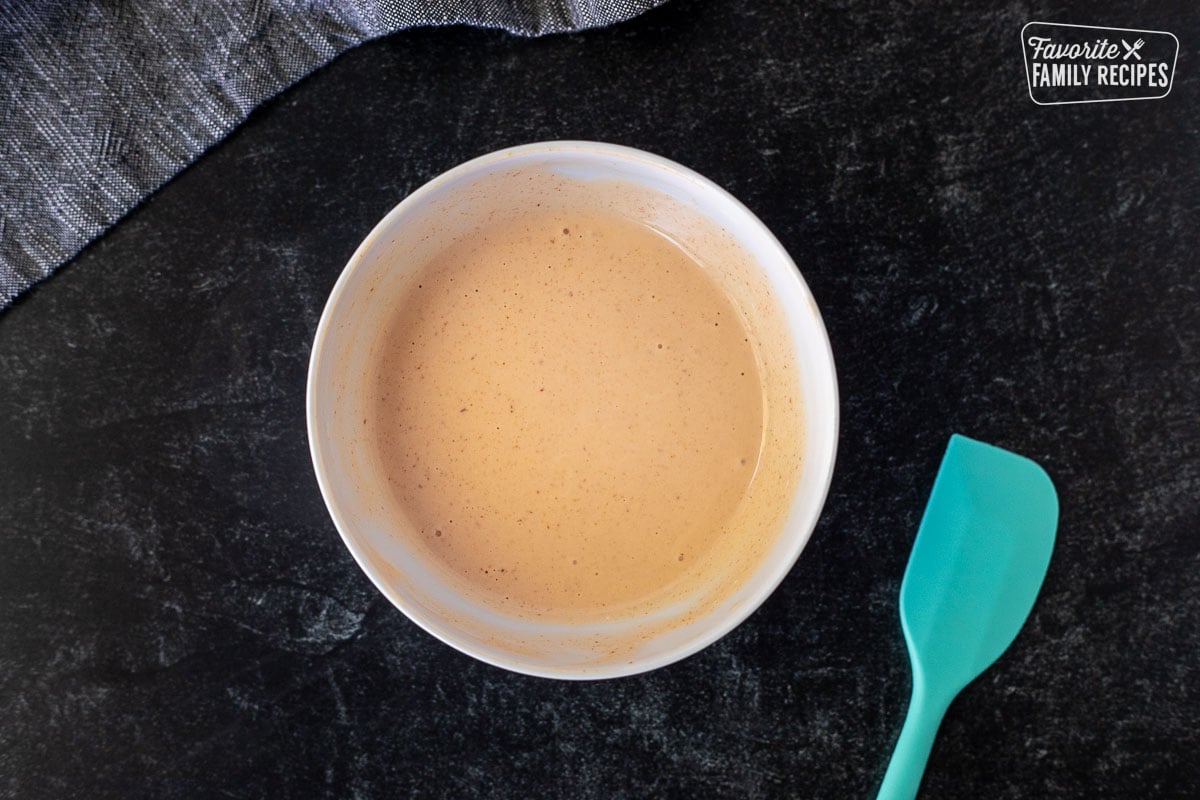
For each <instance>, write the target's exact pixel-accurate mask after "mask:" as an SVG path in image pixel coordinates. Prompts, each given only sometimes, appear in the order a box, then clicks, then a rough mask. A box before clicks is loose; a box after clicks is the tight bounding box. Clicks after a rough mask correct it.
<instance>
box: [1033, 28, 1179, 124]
mask: <svg viewBox="0 0 1200 800" xmlns="http://www.w3.org/2000/svg"><path fill="white" fill-rule="evenodd" d="M1030 25H1050V26H1053V27H1056V28H1087V29H1089V30H1094V31H1122V32H1124V33H1157V34H1160V35H1162V36H1170V37H1171V39H1172V40H1174V42H1175V58H1173V59H1172V60H1171V82H1170V83H1169V84H1167V91H1166V92H1164V93H1163V94H1154V95H1146V96H1145V97H1105V98H1101V99H1099V100H1056V101H1054V102H1051V103H1043V102H1042V101H1040V100H1038V99H1037V98H1036V97H1034V96H1033V78H1032V77H1031V76H1030V74H1029V51H1028V49H1027V45H1026V44H1025V31H1027V30H1028V29H1029V26H1030ZM1021 59H1022V60H1023V61H1024V62H1025V88H1026V89H1027V90H1028V91H1029V99H1030V100H1032V101H1033V102H1034V103H1035V104H1036V105H1039V106H1070V105H1080V104H1083V103H1124V102H1126V101H1129V100H1162V99H1163V98H1164V97H1166V96H1167V95H1169V94H1170V93H1171V90H1172V89H1174V88H1175V64H1176V63H1177V62H1178V61H1179V37H1178V36H1176V35H1175V34H1173V33H1171V32H1170V31H1151V30H1146V29H1145V28H1112V27H1108V26H1104V25H1072V24H1070V23H1067V22H1043V21H1040V20H1031V21H1030V22H1026V23H1025V24H1024V25H1023V26H1021Z"/></svg>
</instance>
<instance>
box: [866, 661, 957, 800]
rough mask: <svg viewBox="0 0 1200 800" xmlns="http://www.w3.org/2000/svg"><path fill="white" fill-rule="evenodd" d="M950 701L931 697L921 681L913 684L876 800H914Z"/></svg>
mask: <svg viewBox="0 0 1200 800" xmlns="http://www.w3.org/2000/svg"><path fill="white" fill-rule="evenodd" d="M949 705H950V701H949V700H942V699H941V698H939V697H935V696H932V695H931V694H930V693H929V692H927V691H926V690H925V687H924V685H923V684H922V682H920V681H916V680H914V682H913V694H912V700H911V701H909V704H908V716H907V717H905V719H904V727H903V728H901V729H900V738H899V739H898V740H897V741H896V749H895V750H893V751H892V760H891V762H890V763H889V764H888V768H887V772H886V773H885V774H884V776H883V784H882V785H881V786H880V787H879V794H878V795H877V796H876V800H913V798H915V797H916V796H917V789H919V788H920V786H921V776H922V775H924V774H925V762H927V761H928V760H929V751H930V750H932V749H933V739H934V737H935V736H937V730H938V726H939V725H941V724H942V717H943V716H945V715H946V708H947V707H948V706H949Z"/></svg>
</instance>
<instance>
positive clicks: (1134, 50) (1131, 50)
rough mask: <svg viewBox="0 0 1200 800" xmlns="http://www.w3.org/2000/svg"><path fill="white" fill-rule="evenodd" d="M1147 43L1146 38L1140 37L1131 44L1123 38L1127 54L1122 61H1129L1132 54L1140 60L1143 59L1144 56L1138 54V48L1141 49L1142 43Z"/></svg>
mask: <svg viewBox="0 0 1200 800" xmlns="http://www.w3.org/2000/svg"><path fill="white" fill-rule="evenodd" d="M1145 43H1146V40H1145V39H1138V40H1137V41H1136V42H1134V43H1133V44H1132V45H1131V44H1129V42H1127V41H1125V40H1124V39H1122V40H1121V44H1123V45H1125V56H1124V58H1123V59H1122V61H1128V60H1129V57H1130V56H1133V57H1134V58H1136V59H1137V60H1138V61H1141V60H1142V57H1141V56H1140V55H1138V50H1141V49H1142V45H1144V44H1145Z"/></svg>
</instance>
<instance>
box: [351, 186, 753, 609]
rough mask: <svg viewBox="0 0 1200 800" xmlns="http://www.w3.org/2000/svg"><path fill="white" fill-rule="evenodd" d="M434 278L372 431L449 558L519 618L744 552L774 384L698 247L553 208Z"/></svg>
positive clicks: (461, 249)
mask: <svg viewBox="0 0 1200 800" xmlns="http://www.w3.org/2000/svg"><path fill="white" fill-rule="evenodd" d="M414 286H415V287H416V288H414V289H412V291H411V292H410V293H409V296H408V297H407V298H405V300H404V301H403V302H402V303H401V304H400V305H399V306H398V307H397V309H396V313H395V314H394V316H393V318H392V320H391V321H390V323H389V325H388V326H387V328H386V330H385V332H384V334H383V338H382V339H381V342H380V345H379V348H378V356H377V358H376V360H375V362H374V364H373V366H374V369H375V374H374V375H373V376H371V380H372V381H373V384H372V385H373V387H374V396H373V402H372V406H371V407H373V409H374V413H373V414H372V415H370V416H369V417H368V420H367V421H366V422H365V424H368V425H370V426H371V427H372V428H373V430H371V431H369V435H368V437H367V439H368V440H369V441H371V442H374V443H375V445H376V447H377V451H378V452H377V456H378V460H379V464H380V465H381V468H382V470H383V473H384V476H385V478H386V481H387V484H388V487H389V489H390V491H391V494H392V499H393V502H394V503H395V504H396V505H397V509H398V510H399V511H400V513H402V514H403V515H404V516H405V517H406V518H407V519H408V520H409V521H410V522H411V523H412V525H413V526H414V527H415V529H416V534H417V536H418V540H419V542H418V543H419V545H420V546H421V547H422V548H424V549H426V550H427V551H428V552H429V553H430V554H432V555H433V556H434V560H435V561H437V562H438V563H440V564H441V565H443V566H445V568H446V569H447V570H448V571H449V572H451V573H452V574H454V575H455V576H457V577H458V579H460V580H463V581H466V582H467V583H469V584H471V585H472V587H474V588H476V589H478V590H479V591H482V592H485V593H487V595H488V596H489V597H490V599H491V601H492V602H495V603H497V604H498V605H499V607H501V608H504V609H505V610H508V611H510V612H511V613H518V614H522V615H534V616H539V617H543V618H557V619H563V620H571V619H578V618H581V617H583V618H592V619H603V618H607V617H609V616H616V615H618V614H619V613H620V612H621V610H622V609H628V608H630V607H632V606H636V605H638V604H641V603H645V602H647V601H652V600H653V599H654V598H656V597H661V596H663V595H664V593H666V592H668V591H669V590H670V589H671V587H673V586H677V585H679V584H681V583H686V582H688V581H689V580H693V579H696V578H697V576H696V574H695V573H696V571H697V570H700V569H702V567H701V565H702V564H703V563H704V561H705V560H706V559H707V560H710V561H711V560H712V559H711V558H710V557H711V556H712V554H713V552H714V548H718V547H722V546H733V547H736V543H735V542H729V541H727V540H728V539H729V538H730V537H737V536H739V535H744V534H739V532H738V531H737V530H732V529H730V528H731V526H728V525H727V524H726V523H727V522H728V521H729V519H730V517H731V516H732V515H733V512H734V511H735V510H736V509H737V507H738V504H739V503H740V502H741V500H742V498H743V496H744V495H745V493H746V489H747V487H748V486H749V484H750V482H751V480H752V478H753V477H754V474H755V470H756V467H757V464H758V459H759V452H760V448H761V446H762V438H763V405H764V402H763V386H762V382H761V380H760V375H759V371H758V366H757V360H756V357H755V352H754V350H753V348H752V347H751V344H750V339H749V335H748V333H747V331H746V329H745V327H744V325H743V323H742V321H741V318H740V316H739V315H738V313H737V312H736V311H735V310H734V308H733V306H732V305H731V303H730V301H729V300H728V299H727V298H726V296H725V295H724V294H723V293H722V292H721V291H720V289H719V288H718V287H717V285H716V284H715V283H714V282H713V281H712V280H711V279H710V278H709V276H708V275H706V274H705V272H704V270H703V269H702V267H701V266H700V265H699V264H697V263H696V262H695V261H694V260H693V259H692V258H691V257H690V256H689V255H688V254H687V253H685V252H684V251H683V250H682V249H680V248H679V247H678V246H676V245H675V244H674V243H672V242H671V241H669V240H668V239H666V238H665V237H663V236H661V235H660V234H658V233H657V232H655V231H653V230H651V229H650V228H647V227H644V226H642V225H639V224H637V223H635V222H631V221H628V220H625V219H623V218H620V217H618V216H615V215H612V214H608V213H605V212H597V211H578V210H571V211H559V210H545V211H539V212H537V213H532V214H527V215H524V216H521V217H518V218H516V219H515V220H508V221H505V222H503V223H500V224H497V225H494V226H493V227H490V228H485V229H483V230H481V231H479V232H477V233H476V234H474V235H472V236H469V237H467V238H465V239H463V240H460V241H458V242H456V243H455V244H453V245H451V246H450V247H449V248H447V249H446V250H444V251H442V252H441V253H440V254H439V255H438V256H437V257H435V258H434V259H433V260H432V261H431V262H430V263H428V264H427V265H426V266H425V267H423V269H422V271H421V273H420V275H419V276H418V278H417V280H416V283H415V284H414ZM716 552H718V553H719V552H720V551H719V550H717V551H716ZM701 578H702V576H701Z"/></svg>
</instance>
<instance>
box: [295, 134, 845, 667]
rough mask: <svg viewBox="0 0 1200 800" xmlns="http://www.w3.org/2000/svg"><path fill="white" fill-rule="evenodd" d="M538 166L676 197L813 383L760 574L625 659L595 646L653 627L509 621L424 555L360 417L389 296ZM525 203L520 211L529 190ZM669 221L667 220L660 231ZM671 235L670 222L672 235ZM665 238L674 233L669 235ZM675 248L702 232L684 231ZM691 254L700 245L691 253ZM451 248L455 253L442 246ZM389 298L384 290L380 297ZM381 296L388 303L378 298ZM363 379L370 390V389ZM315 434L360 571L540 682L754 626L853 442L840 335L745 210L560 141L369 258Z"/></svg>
mask: <svg viewBox="0 0 1200 800" xmlns="http://www.w3.org/2000/svg"><path fill="white" fill-rule="evenodd" d="M523 170H534V171H539V172H542V173H552V174H555V175H561V176H566V177H568V178H570V179H571V180H579V181H589V182H596V183H595V185H596V186H603V185H604V182H605V181H610V180H617V181H621V182H623V183H624V184H634V185H637V186H639V187H641V190H644V191H645V192H648V193H651V194H653V195H654V196H657V197H662V198H668V199H669V202H668V204H670V205H672V206H673V207H675V208H677V209H681V211H679V214H682V215H683V216H687V215H689V214H690V215H698V217H702V218H704V219H706V220H708V221H709V223H710V226H711V227H714V229H715V230H718V231H719V232H720V235H721V236H723V237H725V238H726V239H729V240H730V241H731V242H732V243H733V246H735V247H738V248H741V251H743V252H744V253H745V254H746V255H747V256H748V258H749V259H750V260H752V262H753V264H754V265H756V269H757V270H758V272H759V273H761V275H760V278H761V279H764V280H763V286H765V287H767V289H766V291H769V292H770V294H771V295H772V296H773V297H774V299H775V301H777V302H776V304H775V305H776V307H777V308H779V309H782V312H783V317H784V319H783V321H782V322H781V323H780V327H779V329H780V330H783V331H786V333H785V334H784V335H786V336H788V337H790V339H791V347H792V348H793V349H794V354H795V359H794V363H795V372H796V373H797V377H798V381H799V399H800V402H799V403H798V406H799V407H800V409H801V411H800V413H801V414H802V415H803V437H802V439H799V440H798V444H797V445H796V447H797V448H799V449H800V459H799V460H800V464H801V466H800V468H799V475H798V478H797V479H796V480H795V483H794V491H792V492H791V501H790V507H788V508H787V509H780V515H779V516H780V519H781V520H782V524H781V526H780V530H779V533H778V535H777V536H776V537H774V538H773V539H772V540H771V544H770V547H769V549H768V550H767V551H766V552H765V556H764V557H763V558H761V559H760V561H759V562H758V564H757V567H756V568H755V569H754V570H753V571H752V572H751V573H750V574H749V575H748V577H747V578H746V579H745V580H744V581H743V582H742V584H741V585H740V586H739V587H738V589H737V591H735V592H733V593H732V594H731V595H730V596H729V597H728V598H727V600H726V601H725V602H723V603H721V605H720V606H719V607H717V608H715V609H714V610H712V611H711V612H708V613H704V614H703V615H701V616H699V618H690V619H686V620H684V617H680V619H681V622H680V623H679V624H678V625H673V624H668V625H666V626H663V625H659V626H658V628H657V629H656V631H655V633H654V634H653V635H651V636H649V637H648V638H646V639H645V641H644V642H642V643H641V644H640V645H639V646H638V647H637V648H635V649H633V650H631V651H629V652H622V654H621V656H620V657H619V658H612V657H610V656H609V655H605V653H610V649H606V648H605V647H604V646H603V643H602V644H601V646H599V647H598V648H597V649H590V648H589V646H587V645H584V644H581V642H593V641H596V640H597V639H599V640H603V638H604V637H605V636H607V635H609V634H610V633H611V634H613V635H617V634H618V633H620V632H621V631H620V630H619V629H621V627H622V626H623V625H624V626H626V627H628V626H629V625H635V624H638V622H639V621H638V620H630V621H615V622H610V623H606V624H605V625H600V626H593V627H592V628H589V629H588V630H580V629H579V628H578V627H577V626H572V625H565V624H557V625H555V624H543V623H537V622H531V621H529V620H527V619H515V618H512V617H507V616H504V615H502V614H498V613H497V612H496V611H495V610H494V609H491V608H488V607H486V605H484V604H481V603H479V602H478V601H477V600H475V599H472V598H469V597H465V596H463V593H462V592H460V591H457V590H456V589H455V588H454V587H453V586H451V585H449V584H448V583H446V582H444V581H443V580H441V579H440V578H439V577H438V575H439V573H438V571H437V570H436V569H432V568H431V567H430V565H429V564H428V563H426V562H425V560H424V558H423V556H422V555H421V554H420V553H419V552H417V551H416V550H415V549H414V548H412V547H409V546H407V545H406V544H405V537H404V536H403V535H398V533H402V532H397V531H395V530H391V528H392V527H394V526H395V524H396V523H395V522H394V520H393V521H388V520H387V519H386V514H385V513H383V510H382V509H383V506H384V501H383V499H382V497H381V495H380V491H381V490H380V489H379V488H378V487H374V486H373V485H372V481H371V479H370V472H371V466H370V463H369V458H368V457H367V452H368V451H369V450H370V447H369V446H367V443H365V442H364V441H362V440H361V438H360V437H361V436H362V433H361V425H358V424H355V423H356V422H361V420H360V418H361V416H362V413H363V409H364V408H365V406H364V403H365V402H366V401H365V400H364V399H363V397H362V392H363V390H362V389H360V388H356V386H357V384H361V383H362V381H361V379H358V378H359V376H361V375H362V374H364V371H365V370H366V364H367V362H368V359H369V358H370V356H371V348H372V347H373V346H374V343H375V341H376V337H377V335H378V332H379V330H380V329H381V327H382V325H383V323H384V321H385V320H386V315H387V313H388V311H389V307H388V304H387V303H386V302H381V300H380V298H381V297H386V295H387V286H388V285H396V280H397V279H398V278H400V277H403V275H402V273H404V272H405V271H409V272H411V271H412V270H415V269H418V268H419V267H421V266H422V265H423V264H424V263H425V261H426V260H427V259H428V257H429V256H431V255H433V250H432V249H431V248H433V247H435V246H437V245H436V243H431V240H430V237H429V235H428V231H429V230H430V229H431V226H433V225H437V226H440V228H441V229H445V228H446V226H447V224H449V225H450V226H451V227H453V225H454V224H456V223H455V222H454V220H456V219H461V220H462V224H464V225H465V224H467V223H468V222H470V221H471V220H472V219H473V218H477V217H478V216H479V214H480V213H482V211H481V209H480V208H479V207H477V205H473V203H474V200H473V199H472V197H473V190H475V191H474V193H475V194H478V187H479V186H481V185H484V184H485V183H487V182H489V181H490V182H492V184H491V185H493V186H494V185H495V184H494V182H495V181H497V180H505V179H506V178H505V176H512V175H514V174H519V173H521V172H522V171H523ZM512 197H513V198H514V199H513V202H520V199H519V192H515V193H514V194H513V195H512ZM659 222H661V220H660V221H659ZM671 224H672V223H671V222H670V221H667V222H666V223H664V225H665V226H666V227H668V228H669V227H670V225H671ZM660 227H662V226H660ZM673 235H674V236H676V237H686V236H687V235H688V234H687V233H686V232H683V233H674V234H673ZM685 244H686V243H685ZM442 246H444V242H443V243H442ZM381 287H382V289H381ZM377 289H381V291H378V292H377V291H376V290H377ZM356 379H358V380H356ZM307 404H308V436H309V444H310V448H311V452H312V460H313V466H314V469H315V470H316V475H317V481H318V483H319V484H320V487H321V492H322V494H323V495H324V498H325V503H326V505H327V506H328V508H329V513H330V515H331V516H332V517H333V521H334V524H335V525H336V526H337V529H338V532H339V533H340V534H341V536H342V539H343V541H344V542H345V543H346V546H347V547H348V548H349V549H350V552H351V553H352V554H353V556H354V558H355V560H356V561H357V562H358V564H359V566H360V567H361V568H362V569H363V571H364V572H365V573H366V574H367V576H368V577H370V579H371V580H372V581H373V582H374V583H375V585H376V586H377V587H378V588H379V590H380V591H381V592H383V594H384V595H386V596H387V598H388V599H389V600H391V602H392V603H393V604H394V605H395V606H396V607H397V608H399V609H400V610H401V611H403V612H404V613H405V614H406V615H407V616H408V617H409V618H410V619H412V620H413V621H414V622H415V623H416V624H417V625H419V626H421V627H422V628H424V629H425V630H426V631H428V632H429V633H431V634H433V635H434V636H436V637H437V638H439V639H441V640H442V641H444V642H446V643H447V644H449V645H451V646H453V647H455V648H457V649H458V650H460V651H462V652H464V653H467V654H469V655H472V656H474V657H476V658H478V659H481V660H483V661H485V662H487V663H490V664H494V665H496V666H500V667H504V668H506V669H510V670H514V671H517V672H522V673H526V674H530V675H540V676H545V677H554V678H567V679H595V678H608V677H617V676H622V675H631V674H635V673H638V672H643V671H646V670H649V669H654V668H657V667H661V666H663V665H665V664H669V663H671V662H674V661H677V660H679V659H681V658H684V657H685V656H688V655H690V654H692V653H694V652H696V651H698V650H700V649H701V648H703V647H705V646H707V645H709V644H711V643H712V642H714V641H716V640H717V639H718V638H720V637H721V636H723V635H724V634H726V633H728V632H729V631H730V630H731V629H733V627H734V626H736V625H738V624H739V623H740V622H742V621H743V620H744V619H745V618H746V617H748V616H749V615H750V614H751V613H752V612H753V611H754V610H755V609H756V608H758V606H759V605H761V604H762V602H763V601H764V600H765V599H766V598H767V596H768V595H769V594H770V593H771V592H772V591H773V590H774V589H775V588H776V586H778V585H779V583H780V581H782V580H783V578H784V576H785V575H786V574H787V572H788V571H789V570H790V569H791V567H792V565H793V563H794V562H795V560H796V558H797V557H798V556H799V554H800V552H801V550H803V548H804V546H805V544H806V543H807V541H808V539H809V536H810V535H811V533H812V530H813V527H814V526H815V525H816V522H817V518H818V516H819V514H820V511H821V507H822V505H823V504H824V502H825V496H826V493H827V491H828V488H829V481H830V478H831V476H832V472H833V464H834V457H835V452H836V449H837V435H838V398H837V378H836V375H835V372H834V365H833V355H832V353H831V351H830V347H829V339H828V336H827V334H826V332H825V326H824V324H823V323H822V321H821V317H820V314H819V312H818V311H817V306H816V303H815V302H814V301H813V297H812V294H811V293H810V292H809V289H808V286H807V285H806V284H805V283H804V280H803V279H802V278H801V276H800V272H799V271H798V269H797V268H796V265H795V263H794V262H793V261H792V259H791V258H790V257H789V256H788V254H787V253H786V252H785V251H784V249H783V247H782V246H781V245H780V244H779V242H778V241H777V240H776V239H775V237H774V236H772V235H771V233H770V231H768V230H767V228H766V227H765V226H764V225H763V224H762V223H761V222H760V221H759V220H758V218H757V217H755V216H754V215H753V214H752V213H751V212H750V211H749V210H748V209H747V208H746V207H745V206H743V205H742V204H741V203H739V202H738V201H737V200H735V199H734V198H733V197H732V196H731V195H729V194H728V193H727V192H725V191H724V190H722V189H721V188H720V187H718V186H717V185H716V184H714V183H712V182H711V181H709V180H707V179H706V178H704V177H702V176H700V175H698V174H696V173H695V172H692V171H691V170H689V169H686V168H685V167H682V166H680V165H678V164H676V163H674V162H671V161H668V160H666V159H663V158H659V157H657V156H654V155H650V154H648V153H645V152H641V151H639V150H634V149H631V148H627V147H620V146H616V145H609V144H597V143H592V142H545V143H540V144H531V145H525V146H522V147H515V148H512V149H508V150H502V151H499V152H496V153H491V154H489V155H485V156H482V157H480V158H477V159H474V160H472V161H469V162H467V163H465V164H462V165H460V166H458V167H455V168H454V169H451V170H450V171H449V172H446V173H444V174H442V175H440V176H438V177H437V178H434V179H433V180H432V181H430V182H429V183H427V184H425V185H424V186H423V187H421V188H420V189H418V190H417V191H415V192H413V193H412V194H411V195H410V196H409V197H408V198H406V199H405V200H404V201H403V202H401V203H400V204H399V205H398V206H396V207H395V208H394V209H393V210H392V211H391V213H389V214H388V215H387V216H386V217H384V219H383V220H382V221H381V222H380V223H379V224H378V225H377V226H376V227H375V229H374V230H373V231H372V232H371V233H370V235H369V236H367V238H366V239H365V240H364V241H363V243H362V244H361V245H360V246H359V248H358V250H357V251H356V252H355V254H354V256H353V257H352V258H351V259H350V262H349V264H347V265H346V268H345V270H344V271H343V272H342V275H341V277H340V278H339V279H338V281H337V284H336V285H335V286H334V288H333V292H332V294H331V295H330V297H329V301H328V303H327V304H326V306H325V311H324V314H323V315H322V316H321V321H320V324H319V325H318V327H317V333H316V337H315V340H314V342H313V349H312V359H311V362H310V364H309V373H308V395H307Z"/></svg>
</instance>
